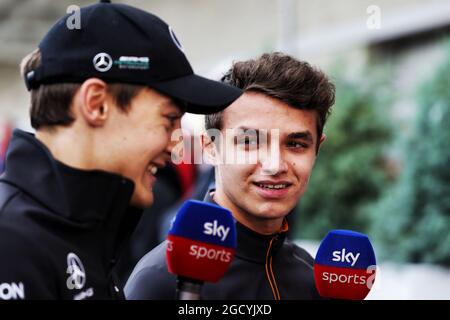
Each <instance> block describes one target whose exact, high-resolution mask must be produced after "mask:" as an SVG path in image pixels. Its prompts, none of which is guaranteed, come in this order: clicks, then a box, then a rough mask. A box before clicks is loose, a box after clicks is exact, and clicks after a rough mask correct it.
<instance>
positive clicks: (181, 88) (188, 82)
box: [151, 74, 242, 114]
mask: <svg viewBox="0 0 450 320" xmlns="http://www.w3.org/2000/svg"><path fill="white" fill-rule="evenodd" d="M151 87H152V88H154V89H156V90H158V91H160V92H161V93H163V94H165V95H167V96H169V97H171V98H175V99H178V100H181V101H183V102H185V103H186V106H187V108H186V112H190V113H196V114H211V113H216V112H219V111H221V110H223V109H225V108H226V107H228V106H229V105H230V104H232V103H233V101H235V100H236V99H237V98H239V97H240V96H241V95H242V90H240V89H239V88H236V87H233V86H230V85H227V84H224V83H221V82H218V81H213V80H209V79H206V78H203V77H201V76H198V75H195V74H192V75H188V76H185V77H180V78H176V79H172V80H167V81H162V82H158V83H152V84H151Z"/></svg>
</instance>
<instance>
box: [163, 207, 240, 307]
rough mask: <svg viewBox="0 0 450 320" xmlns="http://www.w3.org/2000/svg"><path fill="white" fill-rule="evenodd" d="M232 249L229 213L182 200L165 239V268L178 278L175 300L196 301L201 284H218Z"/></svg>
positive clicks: (233, 240) (232, 224)
mask: <svg viewBox="0 0 450 320" xmlns="http://www.w3.org/2000/svg"><path fill="white" fill-rule="evenodd" d="M235 250H236V225H235V221H234V218H233V216H232V215H231V212H230V211H229V210H227V209H225V208H222V207H220V206H218V205H215V204H211V203H206V202H201V201H197V200H188V201H186V202H185V203H184V204H183V206H182V207H181V209H180V210H179V211H178V213H177V215H176V217H175V220H174V221H173V223H172V226H171V228H170V230H169V234H168V236H167V250H166V259H167V267H168V270H169V272H170V273H173V274H175V275H177V276H178V277H177V300H200V290H201V286H202V284H203V282H217V281H219V280H220V278H222V277H223V275H224V274H225V272H226V271H227V269H228V267H229V265H230V263H231V261H232V259H233V257H234V252H235Z"/></svg>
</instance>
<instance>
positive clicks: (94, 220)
mask: <svg viewBox="0 0 450 320" xmlns="http://www.w3.org/2000/svg"><path fill="white" fill-rule="evenodd" d="M67 19H68V16H65V17H63V18H62V19H60V20H59V21H58V22H57V23H56V24H55V25H54V26H53V27H52V29H51V30H50V31H49V32H48V33H47V35H46V36H45V37H44V39H43V40H42V42H41V43H40V45H39V49H38V50H36V51H35V52H33V53H32V54H31V55H29V56H28V57H27V58H25V59H24V61H23V63H22V71H23V74H24V77H25V81H26V85H27V87H28V89H29V90H30V91H31V110H30V116H31V124H32V126H33V127H34V128H35V129H36V135H35V136H34V135H32V134H29V133H25V132H23V131H20V130H16V131H15V132H14V135H13V138H12V140H11V143H10V147H9V151H8V155H7V160H6V172H5V174H4V175H3V176H1V177H0V256H1V257H2V258H1V263H0V300H13V299H76V300H79V299H87V298H91V299H111V298H122V297H123V293H122V288H121V286H120V284H119V283H118V282H117V277H116V275H115V272H114V266H115V263H116V260H117V258H118V257H119V252H120V248H121V247H122V245H123V244H124V242H125V241H126V240H127V238H128V236H129V235H130V234H131V232H132V231H133V229H134V226H135V225H136V223H137V221H138V219H139V218H140V209H141V208H145V207H148V206H150V205H151V204H152V202H153V196H154V195H153V193H152V185H153V184H154V182H155V173H156V172H157V170H158V168H160V167H162V166H164V165H165V162H166V161H167V160H168V159H170V152H171V150H172V148H173V145H172V143H171V142H170V138H171V134H172V132H173V131H174V130H175V129H177V128H179V126H180V117H181V115H182V113H183V112H184V111H187V112H193V113H211V112H217V111H218V110H222V109H223V108H225V107H226V106H228V105H229V104H230V103H232V102H233V101H234V100H235V99H237V98H238V97H239V96H240V94H241V91H240V90H238V89H236V88H233V87H232V86H227V85H224V84H221V83H216V82H214V81H211V80H207V79H204V78H201V77H199V76H197V75H195V74H194V73H193V71H192V68H191V66H190V64H189V62H188V60H187V58H186V57H185V55H184V53H183V51H182V47H181V45H180V43H179V42H178V40H177V38H176V36H175V34H174V32H173V30H172V29H171V28H170V27H169V26H168V25H167V24H166V23H165V22H163V21H162V20H160V19H159V18H158V17H156V16H154V15H152V14H149V13H147V12H144V11H141V10H139V9H136V8H133V7H130V6H126V5H122V4H112V3H109V1H102V3H99V4H94V5H91V6H88V7H84V8H81V28H80V29H73V30H71V29H69V28H67V27H66V20H67Z"/></svg>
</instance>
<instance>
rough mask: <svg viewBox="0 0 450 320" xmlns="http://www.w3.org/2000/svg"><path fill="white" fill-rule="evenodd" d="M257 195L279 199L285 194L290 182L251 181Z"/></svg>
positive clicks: (290, 184)
mask: <svg viewBox="0 0 450 320" xmlns="http://www.w3.org/2000/svg"><path fill="white" fill-rule="evenodd" d="M253 185H254V186H256V192H257V194H258V195H259V196H261V197H263V198H267V199H279V198H283V197H284V196H286V194H287V193H288V192H289V188H290V187H291V186H292V183H290V182H287V181H259V182H253Z"/></svg>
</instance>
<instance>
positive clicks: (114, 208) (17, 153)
mask: <svg viewBox="0 0 450 320" xmlns="http://www.w3.org/2000/svg"><path fill="white" fill-rule="evenodd" d="M6 168H7V170H6V172H5V175H4V177H3V178H4V181H5V182H7V183H10V184H12V185H15V186H16V187H18V188H20V189H21V190H22V191H24V192H25V193H26V194H28V195H29V196H30V197H32V198H33V199H35V200H36V201H37V202H39V203H40V204H41V205H42V206H44V207H46V208H47V209H48V210H49V211H51V212H52V214H50V215H49V217H48V218H53V219H56V220H60V221H61V222H64V223H65V225H68V226H74V227H81V228H96V227H100V228H101V230H102V231H104V232H105V233H106V235H107V236H108V238H109V239H108V240H109V246H108V247H109V249H110V250H112V251H115V249H117V247H118V244H119V243H118V242H119V241H120V240H122V239H121V238H124V237H125V236H126V235H127V234H131V232H132V231H133V230H134V227H135V226H136V224H137V222H138V221H139V218H140V216H141V215H140V213H141V210H138V209H133V208H131V207H129V202H130V199H131V196H132V194H133V191H134V183H133V182H132V181H131V180H128V179H125V178H123V177H121V176H118V175H115V174H111V173H107V172H103V171H83V170H78V169H74V168H70V167H68V166H66V165H64V164H62V163H60V162H58V161H57V160H55V159H54V158H53V156H52V155H51V153H50V151H49V150H48V149H47V148H46V146H45V145H44V144H42V143H41V142H40V141H39V140H37V139H36V138H35V137H34V135H32V134H30V133H26V132H24V131H21V130H15V131H14V133H13V137H12V139H11V141H10V145H9V149H8V154H7V158H6ZM110 250H108V251H110ZM110 253H111V254H112V252H110Z"/></svg>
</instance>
